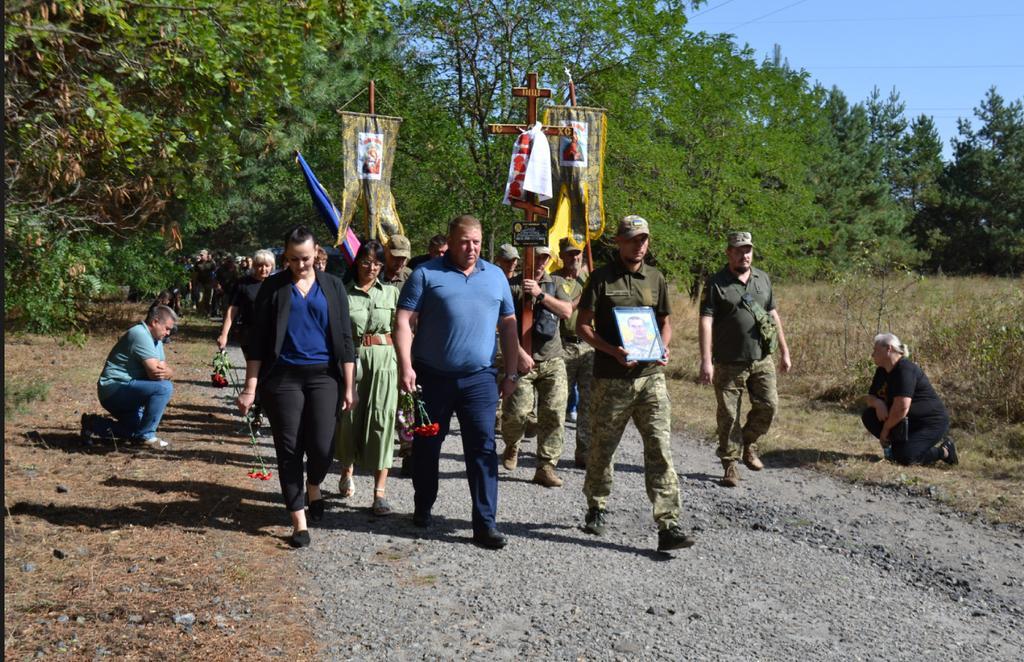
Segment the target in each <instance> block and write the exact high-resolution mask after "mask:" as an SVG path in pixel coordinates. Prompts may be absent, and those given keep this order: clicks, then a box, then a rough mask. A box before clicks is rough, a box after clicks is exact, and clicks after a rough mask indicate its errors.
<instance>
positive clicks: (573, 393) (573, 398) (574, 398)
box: [565, 384, 580, 413]
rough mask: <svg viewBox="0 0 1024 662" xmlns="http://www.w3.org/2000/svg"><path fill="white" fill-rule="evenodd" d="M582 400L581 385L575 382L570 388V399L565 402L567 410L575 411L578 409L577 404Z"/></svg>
mask: <svg viewBox="0 0 1024 662" xmlns="http://www.w3.org/2000/svg"><path fill="white" fill-rule="evenodd" d="M579 402H580V387H579V386H578V385H577V384H573V385H572V388H571V389H569V400H568V402H566V403H565V411H567V412H570V413H571V412H574V411H576V405H577V404H579Z"/></svg>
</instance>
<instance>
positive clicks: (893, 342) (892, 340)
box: [875, 333, 910, 357]
mask: <svg viewBox="0 0 1024 662" xmlns="http://www.w3.org/2000/svg"><path fill="white" fill-rule="evenodd" d="M875 344H876V345H882V346H884V347H888V348H890V349H891V350H892V351H894V352H896V353H897V354H899V355H900V356H903V357H909V356H910V348H909V347H907V346H906V345H904V344H903V343H901V342H900V339H899V338H897V337H896V335H895V334H893V333H879V334H878V335H877V336H875Z"/></svg>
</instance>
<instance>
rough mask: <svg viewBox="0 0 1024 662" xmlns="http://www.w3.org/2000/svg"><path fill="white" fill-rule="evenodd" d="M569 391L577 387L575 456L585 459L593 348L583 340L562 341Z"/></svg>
mask: <svg viewBox="0 0 1024 662" xmlns="http://www.w3.org/2000/svg"><path fill="white" fill-rule="evenodd" d="M562 348H563V351H564V354H565V374H566V377H567V379H568V388H569V391H570V392H571V391H572V388H573V386H578V387H579V392H580V398H579V403H578V404H577V405H576V457H577V458H578V459H586V457H587V448H588V447H589V446H590V443H589V442H590V391H591V386H592V385H593V383H594V348H593V347H591V346H590V345H588V344H587V343H585V342H582V341H580V342H578V343H575V342H565V343H562Z"/></svg>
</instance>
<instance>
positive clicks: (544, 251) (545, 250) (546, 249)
mask: <svg viewBox="0 0 1024 662" xmlns="http://www.w3.org/2000/svg"><path fill="white" fill-rule="evenodd" d="M533 254H534V255H547V256H548V257H551V247H550V246H535V247H534V249H533Z"/></svg>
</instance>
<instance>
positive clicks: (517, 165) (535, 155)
mask: <svg viewBox="0 0 1024 662" xmlns="http://www.w3.org/2000/svg"><path fill="white" fill-rule="evenodd" d="M527 193H534V194H536V195H537V200H538V201H541V202H543V201H544V200H550V199H551V147H550V145H549V144H548V139H547V136H545V135H544V129H543V125H542V124H541V123H540V122H537V123H536V124H534V125H533V126H532V127H531V128H530V130H529V131H524V132H522V133H521V134H519V137H518V138H517V139H516V142H515V146H514V147H513V148H512V161H511V162H510V163H509V166H508V182H506V184H505V198H504V199H503V200H502V202H503V203H504V204H506V205H510V204H512V201H513V200H525V199H526V194H527Z"/></svg>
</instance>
